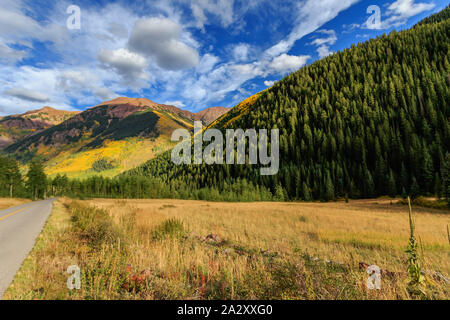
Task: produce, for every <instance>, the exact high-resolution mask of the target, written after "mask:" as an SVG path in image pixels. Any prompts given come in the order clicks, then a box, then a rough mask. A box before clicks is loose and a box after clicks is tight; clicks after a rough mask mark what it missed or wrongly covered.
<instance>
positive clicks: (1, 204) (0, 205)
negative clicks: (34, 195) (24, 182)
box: [0, 198, 30, 210]
mask: <svg viewBox="0 0 450 320" xmlns="http://www.w3.org/2000/svg"><path fill="white" fill-rule="evenodd" d="M27 202H30V200H28V199H18V198H0V210H3V209H8V208H11V207H15V206H18V205H21V204H23V203H27Z"/></svg>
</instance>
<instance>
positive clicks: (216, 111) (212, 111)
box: [194, 107, 231, 126]
mask: <svg viewBox="0 0 450 320" xmlns="http://www.w3.org/2000/svg"><path fill="white" fill-rule="evenodd" d="M230 110H231V108H225V107H211V108H207V109H205V110H202V111H200V112H198V113H196V114H195V116H194V120H197V121H201V122H202V123H203V125H205V126H208V125H210V124H211V123H212V122H214V121H215V120H216V119H217V118H220V117H221V116H222V115H224V114H225V113H227V112H228V111H230Z"/></svg>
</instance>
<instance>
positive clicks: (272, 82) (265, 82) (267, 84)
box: [264, 80, 275, 87]
mask: <svg viewBox="0 0 450 320" xmlns="http://www.w3.org/2000/svg"><path fill="white" fill-rule="evenodd" d="M274 84H275V81H269V80H266V81H264V85H265V86H266V87H272V86H273V85H274Z"/></svg>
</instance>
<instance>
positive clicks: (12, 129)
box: [0, 107, 79, 148]
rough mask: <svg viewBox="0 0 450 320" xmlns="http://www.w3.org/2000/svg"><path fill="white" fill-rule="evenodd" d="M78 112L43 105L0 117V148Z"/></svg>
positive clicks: (58, 122) (56, 123)
mask: <svg viewBox="0 0 450 320" xmlns="http://www.w3.org/2000/svg"><path fill="white" fill-rule="evenodd" d="M78 113H79V112H76V111H64V110H57V109H54V108H51V107H43V108H42V109H39V110H33V111H28V112H26V113H24V114H16V115H11V116H6V117H1V118H0V148H5V147H7V146H9V145H10V144H12V143H14V142H16V141H18V140H20V139H23V138H24V137H27V136H29V135H32V134H35V133H37V132H40V131H42V130H45V129H47V128H50V127H52V126H54V125H58V124H60V123H61V122H64V121H65V120H67V119H69V118H71V117H73V116H74V115H76V114H78Z"/></svg>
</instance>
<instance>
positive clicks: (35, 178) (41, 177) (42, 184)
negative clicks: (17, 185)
mask: <svg viewBox="0 0 450 320" xmlns="http://www.w3.org/2000/svg"><path fill="white" fill-rule="evenodd" d="M26 187H27V189H28V192H29V194H30V196H31V198H32V199H33V200H37V199H40V198H44V197H45V195H46V190H47V176H46V174H45V172H44V167H43V165H42V163H40V162H39V161H37V160H33V161H31V162H30V164H29V169H28V173H27V181H26Z"/></svg>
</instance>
